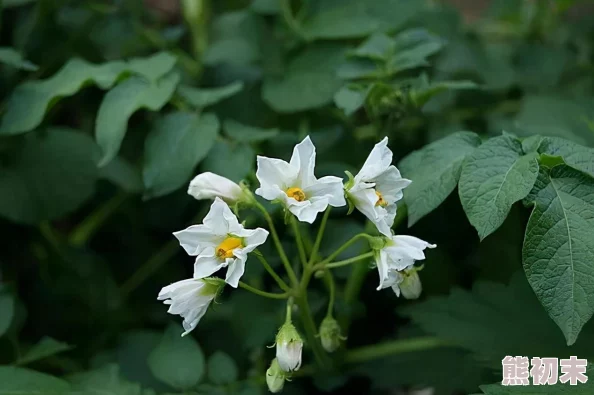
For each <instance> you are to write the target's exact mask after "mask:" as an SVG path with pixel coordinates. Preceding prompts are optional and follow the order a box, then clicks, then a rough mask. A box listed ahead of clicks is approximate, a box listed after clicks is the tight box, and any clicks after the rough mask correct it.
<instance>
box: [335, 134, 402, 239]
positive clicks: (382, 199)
mask: <svg viewBox="0 0 594 395" xmlns="http://www.w3.org/2000/svg"><path fill="white" fill-rule="evenodd" d="M410 183H411V181H410V180H407V179H406V178H402V176H401V175H400V171H398V169H397V168H396V166H394V165H392V151H390V149H389V148H388V138H387V137H386V138H384V139H383V140H382V141H380V142H379V143H377V144H376V145H375V147H374V148H373V150H372V151H371V153H370V154H369V156H368V157H367V160H366V161H365V163H364V164H363V167H362V168H361V170H360V171H359V173H357V175H356V176H355V177H354V178H353V179H352V180H349V182H348V183H347V185H346V186H345V189H346V192H347V198H348V199H349V200H350V201H351V202H352V204H354V206H355V207H356V208H357V210H359V211H361V212H362V213H363V214H364V215H365V216H366V217H367V218H369V220H370V221H371V222H373V223H374V224H375V226H376V227H377V229H378V230H379V231H380V233H382V234H383V235H385V236H388V237H390V236H391V235H392V233H391V231H390V228H391V227H392V224H393V223H394V218H395V217H396V202H397V201H398V200H400V199H402V190H403V189H404V188H406V187H407V186H408V185H409V184H410Z"/></svg>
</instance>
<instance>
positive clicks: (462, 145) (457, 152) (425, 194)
mask: <svg viewBox="0 0 594 395" xmlns="http://www.w3.org/2000/svg"><path fill="white" fill-rule="evenodd" d="M480 144H481V139H480V138H479V137H478V136H477V135H476V134H475V133H472V132H457V133H454V134H452V135H450V136H448V137H445V138H443V139H441V140H438V141H435V142H433V143H431V144H429V145H427V146H425V147H423V148H422V149H420V150H418V151H414V152H412V153H410V154H409V155H408V156H406V157H405V158H404V159H403V160H402V161H401V162H400V164H399V165H398V167H399V168H400V171H401V172H402V175H403V176H404V177H405V178H408V179H410V180H412V183H411V184H410V185H409V186H408V187H407V188H406V189H404V201H405V202H406V207H407V208H408V226H412V225H414V224H415V223H416V222H417V221H418V220H419V219H421V218H423V217H424V216H425V215H427V214H429V213H430V212H431V211H433V210H435V209H436V208H437V207H438V206H439V205H440V204H441V203H443V201H444V200H445V199H446V198H447V197H448V196H449V195H450V193H452V191H453V190H454V188H456V185H457V184H458V180H459V179H460V172H461V170H462V163H463V162H464V159H465V158H466V157H467V156H469V155H470V154H472V152H473V151H474V150H475V149H476V147H478V146H479V145H480Z"/></svg>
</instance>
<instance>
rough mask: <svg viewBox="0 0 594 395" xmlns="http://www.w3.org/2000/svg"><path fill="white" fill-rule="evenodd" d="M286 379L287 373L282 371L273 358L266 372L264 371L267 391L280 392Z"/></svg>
mask: <svg viewBox="0 0 594 395" xmlns="http://www.w3.org/2000/svg"><path fill="white" fill-rule="evenodd" d="M286 379H287V373H286V372H285V371H283V370H282V369H281V368H280V366H279V364H278V360H277V359H276V358H274V359H273V360H272V363H271V364H270V367H269V368H268V370H266V385H268V390H269V391H270V392H272V393H277V392H281V391H282V390H283V387H284V386H285V380H286Z"/></svg>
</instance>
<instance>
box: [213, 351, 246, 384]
mask: <svg viewBox="0 0 594 395" xmlns="http://www.w3.org/2000/svg"><path fill="white" fill-rule="evenodd" d="M238 376H239V373H238V371H237V365H236V364H235V361H234V360H233V358H231V357H230V356H229V355H227V354H225V353H224V352H221V351H217V352H215V353H214V354H212V355H211V356H210V358H208V379H209V380H210V381H211V382H212V383H214V384H229V383H233V382H235V381H237V377H238Z"/></svg>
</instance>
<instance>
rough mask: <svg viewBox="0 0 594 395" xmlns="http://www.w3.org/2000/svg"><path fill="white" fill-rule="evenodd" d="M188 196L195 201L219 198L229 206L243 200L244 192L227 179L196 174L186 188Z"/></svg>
mask: <svg viewBox="0 0 594 395" xmlns="http://www.w3.org/2000/svg"><path fill="white" fill-rule="evenodd" d="M188 194H190V195H192V196H193V197H194V198H195V199H198V200H201V199H214V198H216V197H220V198H221V199H223V200H224V201H226V202H227V203H229V204H233V203H236V202H238V201H241V200H244V199H245V197H246V196H245V194H244V191H243V190H242V189H241V187H240V186H239V185H237V184H236V183H234V182H233V181H231V180H230V179H228V178H225V177H221V176H219V175H218V174H214V173H210V172H207V173H201V174H198V175H197V176H196V177H194V179H193V180H192V181H190V186H189V187H188Z"/></svg>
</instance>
